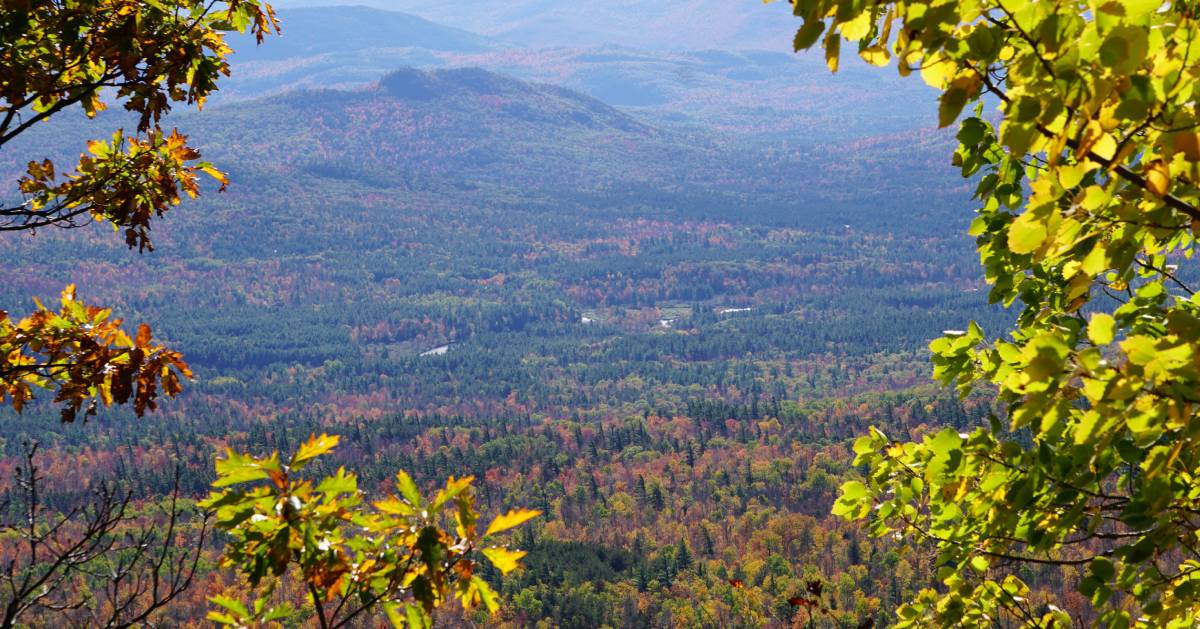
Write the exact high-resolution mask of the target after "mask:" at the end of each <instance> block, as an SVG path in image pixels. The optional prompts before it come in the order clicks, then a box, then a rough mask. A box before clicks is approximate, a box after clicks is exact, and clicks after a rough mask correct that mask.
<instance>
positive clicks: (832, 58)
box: [825, 30, 842, 73]
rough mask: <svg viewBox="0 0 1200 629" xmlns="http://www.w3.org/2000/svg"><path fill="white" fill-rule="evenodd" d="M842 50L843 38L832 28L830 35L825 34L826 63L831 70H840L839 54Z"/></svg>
mask: <svg viewBox="0 0 1200 629" xmlns="http://www.w3.org/2000/svg"><path fill="white" fill-rule="evenodd" d="M841 51H842V38H841V37H838V35H837V33H836V31H833V30H830V31H829V35H826V36H825V65H827V66H829V71H830V72H834V73H836V72H837V71H838V55H840V54H841Z"/></svg>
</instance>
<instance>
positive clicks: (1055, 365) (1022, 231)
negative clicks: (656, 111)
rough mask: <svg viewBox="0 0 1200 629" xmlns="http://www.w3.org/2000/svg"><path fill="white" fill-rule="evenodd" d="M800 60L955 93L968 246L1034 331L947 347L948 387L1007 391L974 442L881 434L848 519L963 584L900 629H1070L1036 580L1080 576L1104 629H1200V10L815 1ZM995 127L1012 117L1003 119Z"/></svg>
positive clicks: (803, 5)
mask: <svg viewBox="0 0 1200 629" xmlns="http://www.w3.org/2000/svg"><path fill="white" fill-rule="evenodd" d="M792 4H793V8H794V12H795V14H796V15H797V16H799V17H801V18H802V19H803V25H802V26H801V28H800V29H799V31H798V32H797V34H796V39H795V47H796V49H797V50H800V49H806V48H810V47H812V46H814V45H816V44H817V43H818V42H820V44H821V46H822V47H823V48H824V50H825V56H826V59H827V60H828V62H829V67H830V69H832V70H835V71H836V69H837V66H838V60H839V55H840V44H841V42H842V41H843V40H845V41H847V42H850V43H851V44H853V45H855V46H856V48H857V52H858V54H859V56H861V57H862V58H863V59H865V60H866V61H867V62H869V63H872V64H875V65H879V66H885V65H889V64H891V63H895V64H896V66H897V67H898V69H899V72H900V74H901V75H908V74H910V73H913V72H918V73H919V74H920V75H921V77H922V78H923V79H924V80H925V81H926V82H927V83H928V84H930V85H931V86H933V87H934V88H936V89H938V90H940V92H941V93H940V96H939V124H940V126H942V127H945V126H948V125H951V124H953V123H954V122H955V121H956V120H958V119H959V118H960V117H961V116H962V113H963V112H964V111H965V110H969V111H970V112H971V113H970V114H969V115H968V116H967V117H966V118H965V119H963V120H962V121H961V123H959V131H958V135H957V138H958V141H959V146H958V148H957V150H956V151H955V152H954V156H953V162H954V164H955V165H956V166H958V167H960V168H961V169H962V173H963V175H964V176H965V177H969V178H971V179H972V181H974V182H976V183H977V187H976V190H975V196H976V198H977V199H978V200H979V202H980V206H979V208H978V210H977V214H978V215H977V217H976V218H975V220H974V222H973V223H972V225H971V228H970V232H971V234H972V235H974V236H975V237H976V242H977V246H978V251H979V255H980V260H981V262H982V264H983V266H984V269H985V271H986V277H987V280H988V281H989V282H990V283H991V284H992V288H991V293H990V299H991V300H992V301H993V302H1000V303H1003V304H1005V305H1011V304H1015V303H1017V302H1020V310H1019V317H1018V320H1017V324H1016V326H1015V327H1014V329H1012V330H1009V331H1008V333H1007V334H1006V335H1004V336H1003V337H998V338H995V337H989V336H987V335H986V334H985V332H984V331H983V330H982V329H981V328H980V327H979V326H977V325H975V324H971V325H970V326H969V327H968V329H967V330H965V331H952V332H949V333H947V334H946V336H945V337H944V338H940V339H937V340H935V341H934V342H933V343H932V344H931V345H930V348H931V350H932V353H933V364H934V375H935V376H936V378H937V379H938V380H940V381H941V382H942V383H944V384H947V385H953V386H955V387H957V388H958V389H959V391H960V392H962V393H963V394H964V395H965V394H966V393H967V392H969V391H972V390H976V389H980V390H984V391H994V392H995V394H996V398H997V401H998V406H997V413H996V414H995V415H994V416H993V417H992V418H991V420H990V422H989V424H988V425H986V426H983V427H979V428H976V429H974V430H972V431H970V432H963V433H960V432H959V431H958V430H952V429H946V430H943V431H941V432H938V433H936V434H931V435H928V436H926V437H924V438H922V439H921V440H919V441H916V442H910V443H901V442H898V441H893V440H892V439H891V438H889V437H888V436H887V435H885V434H884V433H883V432H881V431H879V430H872V431H871V434H869V435H867V436H864V437H862V438H860V439H859V440H858V442H857V443H856V444H855V452H856V453H857V463H859V464H863V465H865V466H866V467H867V469H868V475H867V477H866V479H865V480H864V481H850V482H847V483H846V484H845V485H844V486H843V487H842V495H841V498H840V499H839V501H838V503H837V505H836V506H835V513H838V514H842V515H844V516H846V517H849V518H856V519H865V520H867V522H868V523H869V528H870V530H871V531H872V532H873V533H874V534H876V535H880V536H882V535H899V536H903V537H905V538H907V539H909V540H911V541H913V542H918V541H923V542H930V543H932V544H934V545H935V546H936V549H937V551H938V564H939V565H940V569H939V573H938V576H939V578H940V580H941V582H942V584H943V587H940V588H938V589H936V590H934V589H930V590H926V591H924V592H922V593H921V594H920V595H919V596H918V597H917V599H916V600H914V601H912V602H911V603H909V604H908V605H906V606H904V607H902V608H901V609H900V610H899V619H900V624H901V626H925V625H928V624H935V625H950V624H956V623H963V624H966V625H969V626H993V624H994V623H995V622H997V619H998V618H1000V617H1002V616H1006V617H1009V618H1010V619H1013V620H1016V621H1017V622H1019V623H1021V624H1024V625H1025V626H1067V625H1069V624H1071V622H1072V619H1071V618H1069V617H1068V616H1067V615H1066V614H1065V613H1064V612H1062V611H1061V609H1060V608H1059V607H1058V606H1055V605H1054V604H1053V603H1052V602H1047V603H1046V604H1038V605H1035V604H1034V603H1033V602H1032V601H1031V600H1030V599H1029V598H1028V588H1027V587H1026V586H1025V584H1024V583H1023V582H1022V581H1021V579H1020V576H1019V574H1018V573H1019V571H1020V570H1022V569H1025V570H1027V569H1030V568H1031V567H1036V566H1038V565H1050V566H1065V567H1075V568H1078V569H1079V570H1081V571H1082V574H1081V578H1080V580H1079V587H1078V589H1079V591H1080V593H1081V594H1082V595H1083V596H1085V597H1087V598H1088V599H1089V600H1090V601H1091V604H1092V606H1093V607H1094V609H1095V610H1096V612H1097V618H1096V621H1097V622H1099V623H1100V624H1103V625H1105V626H1128V625H1131V624H1136V625H1140V626H1158V627H1182V626H1189V627H1190V626H1193V623H1194V622H1195V618H1196V617H1197V615H1198V614H1200V588H1198V587H1197V586H1198V585H1200V552H1198V550H1197V549H1198V548H1200V547H1198V546H1197V544H1198V543H1200V538H1198V522H1200V520H1197V515H1198V514H1200V482H1198V481H1197V478H1196V470H1197V468H1198V467H1200V444H1198V443H1197V441H1196V439H1197V429H1198V428H1200V414H1198V413H1197V406H1196V405H1197V403H1200V396H1198V394H1197V390H1198V385H1200V370H1198V366H1200V363H1198V362H1197V359H1198V357H1200V351H1198V350H1200V347H1198V345H1200V298H1197V297H1196V296H1195V293H1194V291H1193V289H1192V288H1191V287H1190V285H1189V284H1190V283H1192V282H1194V280H1195V276H1196V274H1195V273H1194V268H1193V267H1192V266H1191V265H1190V264H1189V262H1190V260H1191V257H1192V254H1193V253H1194V248H1195V235H1196V231H1197V229H1200V209H1198V202H1200V191H1198V189H1197V182H1198V181H1200V166H1198V165H1200V135H1198V134H1197V123H1198V119H1197V115H1198V113H1200V112H1198V111H1197V107H1196V92H1195V86H1196V85H1197V78H1200V64H1198V63H1197V62H1198V60H1200V42H1197V41H1196V40H1197V38H1198V37H1200V27H1198V25H1197V22H1196V15H1195V13H1196V7H1195V6H1194V5H1193V4H1190V3H1176V2H1162V1H1161V0H1138V1H1127V2H1100V1H1091V2H1054V3H1051V2H1038V1H1033V0H1003V1H999V0H996V1H992V0H989V1H958V2H949V1H933V2H922V1H912V2H884V3H877V2H866V1H861V0H859V1H833V0H808V1H806V0H796V1H795V2H793V3H792ZM993 106H995V108H996V111H993V110H992V107H993Z"/></svg>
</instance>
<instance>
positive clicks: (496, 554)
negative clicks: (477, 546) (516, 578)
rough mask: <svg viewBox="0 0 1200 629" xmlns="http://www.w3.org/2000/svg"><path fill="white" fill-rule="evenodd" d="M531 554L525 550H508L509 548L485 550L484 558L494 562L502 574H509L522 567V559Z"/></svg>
mask: <svg viewBox="0 0 1200 629" xmlns="http://www.w3.org/2000/svg"><path fill="white" fill-rule="evenodd" d="M527 554H529V553H526V552H525V551H523V550H508V549H507V548H484V549H483V556H484V557H487V558H488V561H491V562H492V565H493V566H496V569H497V570H499V571H500V574H508V573H510V572H512V571H513V570H516V569H517V568H520V567H521V558H522V557H524V556H525V555H527Z"/></svg>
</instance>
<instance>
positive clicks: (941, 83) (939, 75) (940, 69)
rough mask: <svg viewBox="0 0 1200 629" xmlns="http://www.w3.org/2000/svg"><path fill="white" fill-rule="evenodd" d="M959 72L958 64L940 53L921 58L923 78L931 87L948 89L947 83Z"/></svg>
mask: <svg viewBox="0 0 1200 629" xmlns="http://www.w3.org/2000/svg"><path fill="white" fill-rule="evenodd" d="M956 74H958V66H957V65H955V64H954V63H953V62H951V61H949V60H947V59H946V58H945V57H942V56H939V55H932V56H930V57H927V58H925V59H922V60H921V78H922V79H924V80H925V82H926V83H927V84H929V86H930V87H933V88H935V89H939V90H941V89H946V84H947V83H949V82H950V79H951V78H953V77H954V75H956Z"/></svg>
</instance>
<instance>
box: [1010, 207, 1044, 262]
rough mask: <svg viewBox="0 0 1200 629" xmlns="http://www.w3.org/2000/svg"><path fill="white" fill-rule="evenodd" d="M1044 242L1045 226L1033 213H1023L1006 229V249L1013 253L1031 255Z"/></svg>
mask: <svg viewBox="0 0 1200 629" xmlns="http://www.w3.org/2000/svg"><path fill="white" fill-rule="evenodd" d="M1045 241H1046V224H1045V222H1043V221H1042V220H1040V219H1038V217H1037V216H1036V215H1035V214H1034V213H1033V212H1025V213H1024V214H1022V215H1020V216H1018V217H1017V220H1015V221H1013V223H1012V225H1011V226H1010V227H1009V228H1008V248H1009V249H1011V250H1012V252H1013V253H1033V252H1034V251H1037V250H1038V248H1039V247H1041V246H1042V243H1043V242H1045Z"/></svg>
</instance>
